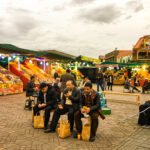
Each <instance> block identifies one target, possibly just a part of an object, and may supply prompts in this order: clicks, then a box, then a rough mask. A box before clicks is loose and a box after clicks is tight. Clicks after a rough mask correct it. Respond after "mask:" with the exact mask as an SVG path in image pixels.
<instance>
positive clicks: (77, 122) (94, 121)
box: [75, 110, 99, 137]
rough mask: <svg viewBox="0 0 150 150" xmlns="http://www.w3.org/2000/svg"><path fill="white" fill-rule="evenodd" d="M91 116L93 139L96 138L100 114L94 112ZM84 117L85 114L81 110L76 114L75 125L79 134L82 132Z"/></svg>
mask: <svg viewBox="0 0 150 150" xmlns="http://www.w3.org/2000/svg"><path fill="white" fill-rule="evenodd" d="M89 115H90V116H91V137H93V136H96V131H97V128H98V117H99V114H98V113H97V112H93V113H90V114H89ZM82 117H83V114H82V113H81V111H80V110H79V111H77V112H76V113H75V125H76V129H77V132H78V133H81V132H82V121H81V118H82Z"/></svg>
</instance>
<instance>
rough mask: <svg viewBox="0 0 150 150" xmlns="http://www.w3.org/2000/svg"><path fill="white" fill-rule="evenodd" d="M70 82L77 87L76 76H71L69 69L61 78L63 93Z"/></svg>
mask: <svg viewBox="0 0 150 150" xmlns="http://www.w3.org/2000/svg"><path fill="white" fill-rule="evenodd" d="M69 80H71V81H73V83H74V85H75V86H76V81H75V78H74V76H73V75H72V74H71V71H70V70H69V69H67V70H66V73H65V74H63V75H62V76H61V77H60V82H61V92H64V89H65V88H66V82H67V81H69Z"/></svg>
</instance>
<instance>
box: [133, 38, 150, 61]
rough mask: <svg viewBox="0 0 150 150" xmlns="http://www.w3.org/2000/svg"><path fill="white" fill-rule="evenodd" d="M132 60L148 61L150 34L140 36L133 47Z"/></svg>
mask: <svg viewBox="0 0 150 150" xmlns="http://www.w3.org/2000/svg"><path fill="white" fill-rule="evenodd" d="M133 61H139V62H150V35H146V36H143V37H141V38H140V39H139V40H138V41H137V43H136V44H135V46H134V47H133Z"/></svg>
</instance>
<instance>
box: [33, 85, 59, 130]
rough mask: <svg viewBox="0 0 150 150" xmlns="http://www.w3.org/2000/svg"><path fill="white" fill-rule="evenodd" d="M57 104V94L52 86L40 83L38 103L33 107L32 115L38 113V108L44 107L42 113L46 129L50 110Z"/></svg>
mask: <svg viewBox="0 0 150 150" xmlns="http://www.w3.org/2000/svg"><path fill="white" fill-rule="evenodd" d="M56 105H57V96H56V92H55V90H54V88H53V87H52V86H51V85H49V86H48V85H47V84H46V83H41V84H40V92H39V96H38V103H37V105H36V106H34V107H33V112H34V116H35V115H37V114H38V113H39V111H40V110H43V109H45V115H44V129H45V130H46V129H48V122H49V118H50V112H51V110H52V109H55V107H56Z"/></svg>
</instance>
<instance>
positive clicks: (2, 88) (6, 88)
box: [0, 66, 23, 95]
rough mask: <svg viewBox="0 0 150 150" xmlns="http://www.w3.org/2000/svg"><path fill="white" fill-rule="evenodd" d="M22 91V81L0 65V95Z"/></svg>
mask: <svg viewBox="0 0 150 150" xmlns="http://www.w3.org/2000/svg"><path fill="white" fill-rule="evenodd" d="M22 92H23V83H22V81H21V80H20V78H18V77H17V76H15V75H14V74H12V73H11V72H10V71H8V70H6V69H5V68H3V67H1V66H0V95H8V94H15V93H22Z"/></svg>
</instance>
